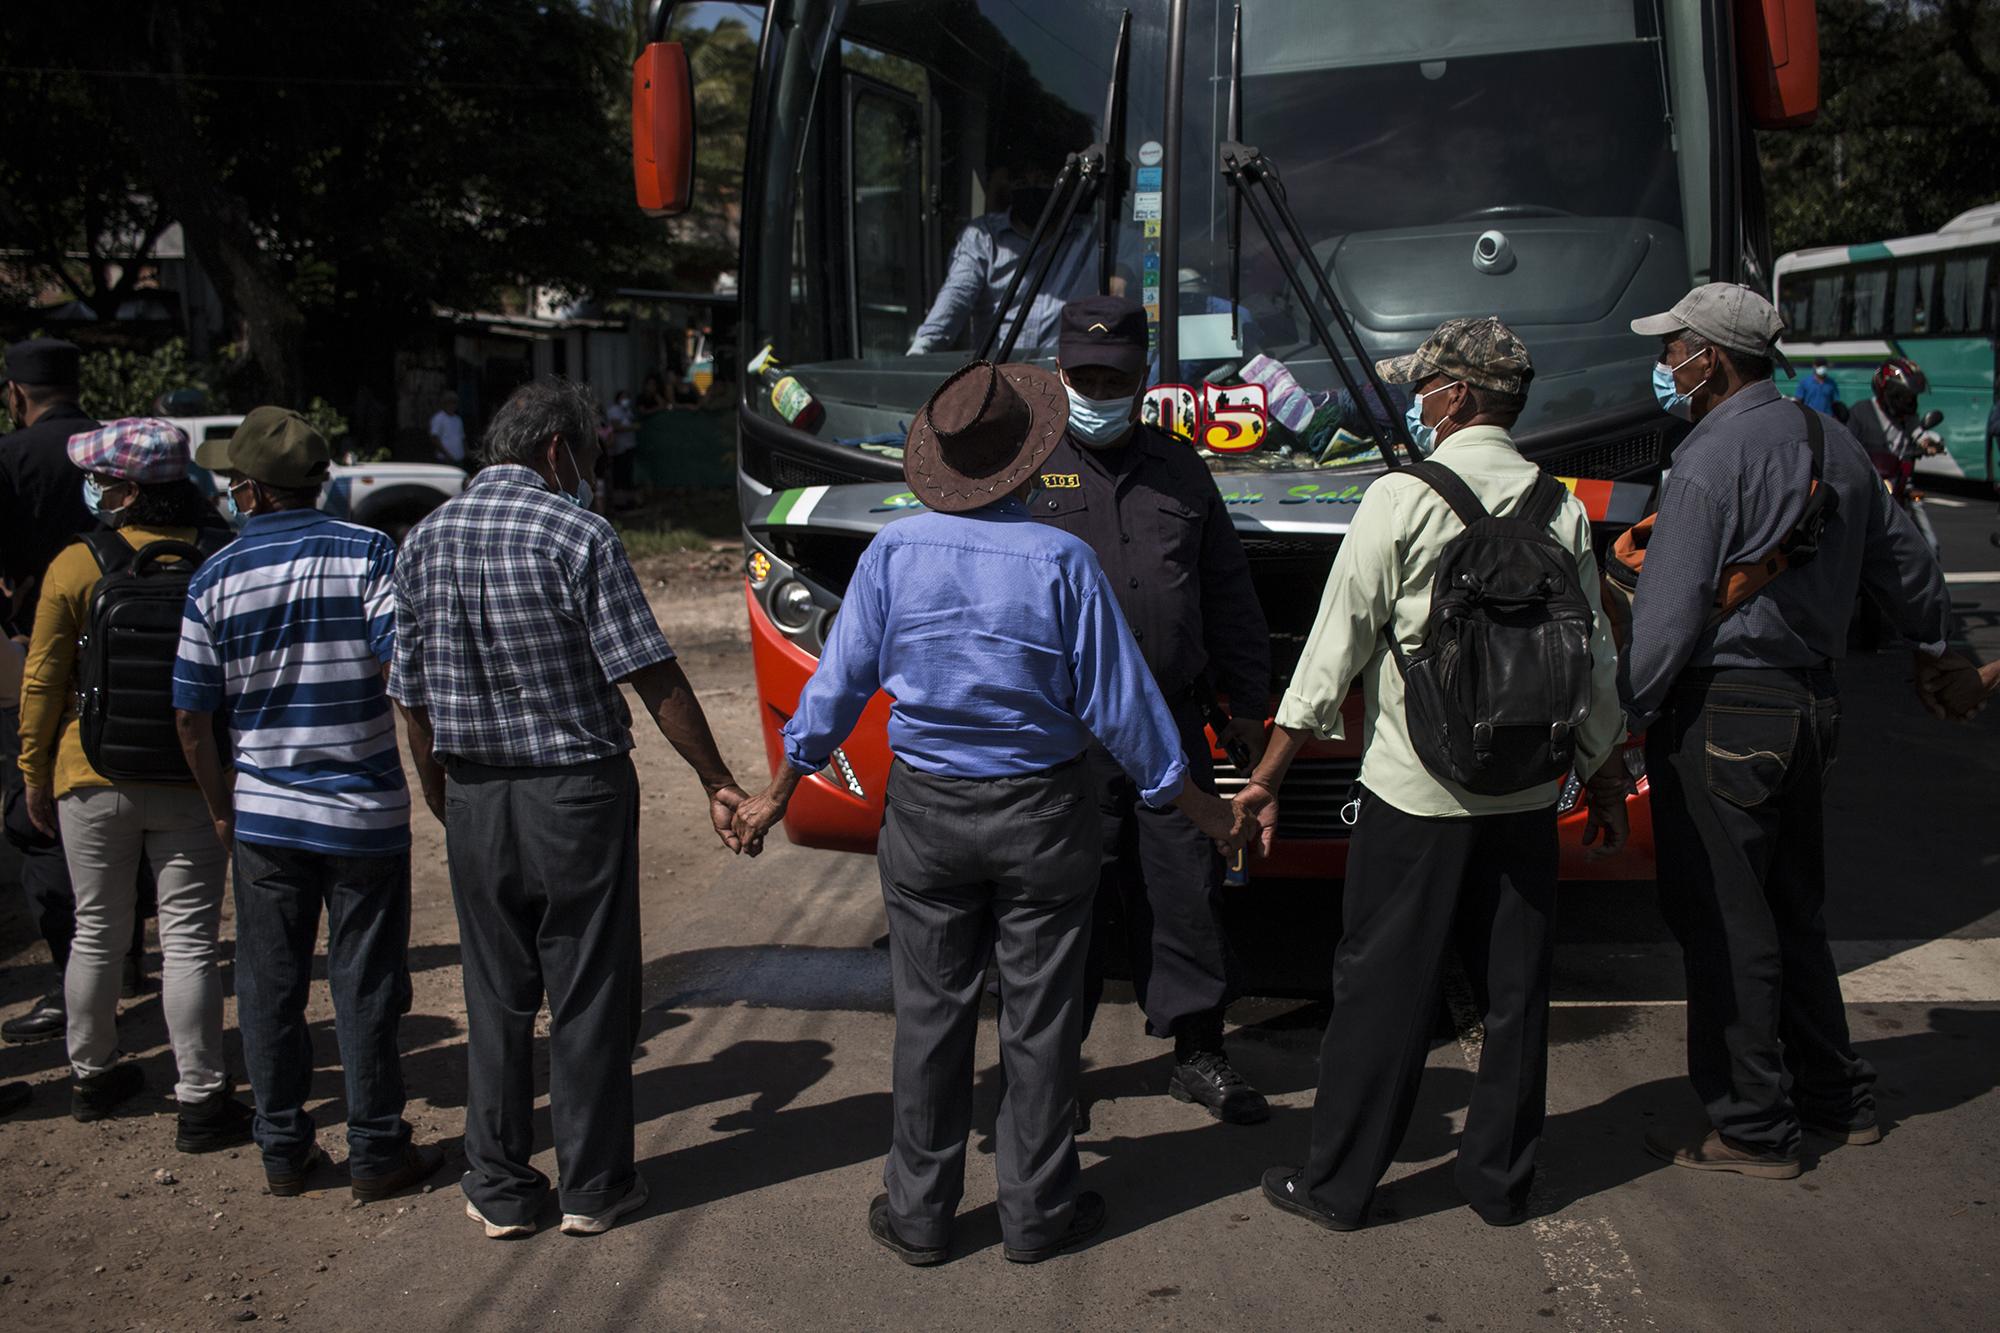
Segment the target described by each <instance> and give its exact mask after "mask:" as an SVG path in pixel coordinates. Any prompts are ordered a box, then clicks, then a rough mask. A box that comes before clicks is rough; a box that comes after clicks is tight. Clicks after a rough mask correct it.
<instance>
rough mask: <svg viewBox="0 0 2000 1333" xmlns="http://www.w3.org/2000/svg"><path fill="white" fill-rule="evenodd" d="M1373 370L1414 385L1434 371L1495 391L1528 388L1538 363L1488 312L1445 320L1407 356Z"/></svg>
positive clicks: (1385, 378) (1399, 357)
mask: <svg viewBox="0 0 2000 1333" xmlns="http://www.w3.org/2000/svg"><path fill="white" fill-rule="evenodd" d="M1375 373H1376V374H1378V375H1380V376H1381V377H1382V378H1383V379H1384V380H1386V381H1388V382H1389V383H1391V384H1416V383H1418V382H1419V381H1421V380H1425V379H1428V378H1430V377H1431V376H1432V375H1446V376H1449V377H1450V378H1452V379H1454V380H1457V381H1458V382H1459V383H1461V384H1470V385H1472V386H1473V387H1474V388H1479V389H1491V390H1493V391H1494V392H1495V393H1526V392H1527V391H1528V381H1529V380H1532V379H1533V378H1534V377H1535V366H1534V363H1533V362H1531V361H1530V360H1528V348H1527V345H1526V344H1525V343H1523V342H1522V341H1521V340H1520V339H1519V338H1517V337H1515V336H1514V330H1512V329H1510V328H1508V327H1507V326H1506V325H1505V324H1502V323H1501V322H1500V321H1499V320H1498V319H1497V318H1495V317H1494V316H1492V315H1487V316H1486V317H1485V318H1483V319H1469V318H1468V319H1448V320H1446V321H1445V322H1444V323H1442V324H1440V325H1438V326H1437V328H1436V330H1434V331H1433V332H1432V334H1431V336H1430V337H1428V338H1426V339H1424V345H1423V346H1422V347H1419V348H1418V349H1417V350H1416V351H1414V352H1412V353H1410V354H1409V355H1408V356H1397V357H1391V358H1390V359H1389V360H1387V361H1377V362H1376V363H1375Z"/></svg>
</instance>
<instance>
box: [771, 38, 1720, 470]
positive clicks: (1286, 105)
mask: <svg viewBox="0 0 2000 1333" xmlns="http://www.w3.org/2000/svg"><path fill="white" fill-rule="evenodd" d="M1128 3H1129V6H1130V8H1131V11H1132V30H1131V47H1130V66H1129V77H1128V79H1127V83H1126V88H1125V95H1126V126H1125V135H1124V141H1123V142H1122V143H1121V144H1118V145H1115V146H1114V147H1115V148H1116V149H1117V151H1118V152H1119V153H1121V154H1122V156H1123V157H1124V158H1125V159H1126V160H1127V162H1128V163H1129V164H1130V175H1129V179H1128V188H1127V189H1126V191H1125V192H1124V193H1123V194H1122V196H1120V197H1119V199H1118V211H1117V218H1116V224H1115V226H1114V228H1113V243H1112V253H1111V256H1110V274H1111V281H1110V285H1111V288H1112V290H1115V291H1119V292H1122V293H1123V294H1125V295H1128V296H1130V297H1131V298H1132V299H1134V300H1137V301H1140V302H1141V303H1143V304H1145V305H1146V306H1147V307H1148V311H1149V314H1151V315H1152V316H1153V317H1154V318H1155V319H1156V320H1157V317H1158V311H1157V307H1158V304H1159V294H1160V291H1161V289H1162V287H1163V285H1164V284H1166V283H1169V282H1171V283H1173V284H1174V286H1175V289H1176V291H1177V294H1178V301H1179V314H1180V324H1179V327H1178V331H1177V341H1178V344H1179V349H1178V350H1179V357H1178V360H1179V364H1178V365H1176V366H1172V367H1160V366H1159V365H1158V364H1157V362H1156V364H1155V366H1154V375H1153V378H1154V379H1155V380H1156V381H1160V382H1179V383H1187V384H1199V383H1201V382H1202V381H1204V380H1207V381H1210V382H1213V383H1216V384H1228V383H1234V382H1237V381H1238V379H1239V377H1241V376H1242V374H1243V370H1244V367H1245V365H1246V364H1247V363H1251V362H1252V361H1253V359H1255V358H1258V357H1264V358H1268V359H1269V361H1272V362H1277V363H1280V364H1281V365H1282V367H1283V368H1284V370H1285V371H1287V372H1289V375H1290V377H1291V378H1292V379H1293V380H1295V381H1296V383H1297V384H1298V385H1299V386H1300V387H1301V388H1302V389H1304V390H1305V391H1306V392H1307V393H1308V394H1310V395H1312V396H1314V397H1315V399H1319V400H1324V399H1327V398H1328V397H1329V396H1330V395H1332V394H1333V392H1334V391H1335V390H1337V389H1338V388H1339V385H1340V382H1341V381H1340V378H1339V376H1338V375H1337V373H1336V371H1335V368H1334V366H1333V365H1332V363H1331V362H1330V361H1329V359H1328V356H1327V352H1326V349H1324V348H1323V347H1320V346H1318V345H1317V344H1316V343H1315V342H1314V340H1313V335H1312V330H1311V326H1310V323H1309V321H1308V320H1307V319H1306V317H1305V315H1304V312H1303V310H1302V308H1301V307H1300V304H1299V300H1300V298H1299V297H1298V295H1297V284H1295V283H1294V282H1293V281H1292V277H1291V275H1288V274H1287V272H1286V271H1285V268H1284V264H1285V263H1286V262H1287V261H1286V260H1285V259H1282V258H1280V257H1279V256H1278V255H1275V254H1274V253H1273V252H1272V250H1271V249H1270V247H1269V246H1268V245H1266V244H1265V241H1264V238H1263V236H1262V235H1261V234H1260V233H1258V231H1257V230H1256V228H1255V227H1254V226H1251V225H1250V219H1249V218H1248V217H1245V218H1244V221H1243V227H1244V229H1243V231H1242V233H1241V235H1240V238H1239V244H1238V246H1237V247H1236V252H1237V258H1236V259H1235V261H1234V262H1232V248H1231V245H1230V237H1231V217H1232V212H1233V210H1232V208H1231V206H1230V192H1231V188H1232V187H1231V185H1230V183H1229V181H1228V180H1227V179H1226V178H1224V177H1223V176H1222V175H1221V173H1220V171H1219V167H1218V151H1219V148H1220V145H1221V142H1222V141H1223V140H1225V139H1228V138H1231V137H1234V136H1232V135H1230V134H1229V132H1228V130H1229V127H1228V126H1227V125H1226V124H1225V123H1224V122H1225V120H1226V110H1225V109H1226V107H1227V105H1228V101H1229V94H1230V75H1231V22H1232V16H1233V10H1234V8H1235V7H1234V6H1233V5H1231V4H1225V3H1218V0H1193V3H1192V4H1191V6H1190V13H1189V24H1188V29H1187V46H1186V52H1185V59H1184V65H1183V68H1184V71H1185V73H1184V80H1185V82H1184V96H1183V99H1182V106H1183V116H1184V123H1183V128H1182V134H1181V143H1180V150H1181V151H1180V159H1179V163H1178V170H1177V171H1175V173H1174V178H1173V179H1171V180H1168V179H1165V175H1164V173H1165V172H1166V171H1167V170H1168V169H1171V168H1172V167H1173V166H1174V165H1175V164H1174V163H1173V161H1172V155H1171V154H1168V153H1165V152H1164V151H1163V147H1162V141H1163V139H1164V137H1165V126H1164V123H1163V121H1164V110H1163V99H1164V92H1165V86H1166V64H1167V32H1166V25H1167V9H1168V6H1167V5H1165V4H1163V3H1146V2H1145V0H947V2H945V3H938V2H936V0H848V3H836V4H825V3H817V4H815V3H804V2H803V0H791V2H790V3H788V2H787V0H774V3H773V4H772V5H771V6H770V19H769V21H770V22H771V23H773V24H775V25H776V26H777V32H776V33H775V34H774V36H776V37H777V38H778V40H776V41H774V42H771V43H768V44H767V61H768V63H767V66H766V68H765V70H764V78H765V80H766V83H765V92H764V99H765V100H764V106H763V110H764V116H765V119H764V126H765V133H764V135H763V139H764V142H763V143H762V144H761V145H760V146H759V148H760V149H761V156H760V162H761V164H762V165H761V167H760V168H759V169H758V172H757V173H755V180H756V183H757V187H758V195H759V196H760V197H757V198H752V199H748V200H746V209H748V210H751V211H753V212H754V214H755V218H754V221H753V224H752V228H751V235H752V237H753V238H754V245H753V246H751V247H746V256H745V272H744V289H745V311H746V318H747V320H748V327H747V330H746V331H747V334H748V336H749V337H750V339H751V340H752V341H751V345H750V348H749V350H750V351H751V352H753V353H754V352H756V351H758V350H760V348H762V347H767V346H768V347H769V348H770V353H769V356H768V358H767V360H766V361H765V362H764V363H762V365H763V367H764V370H763V376H764V377H763V378H762V379H757V378H754V377H753V378H752V380H751V381H750V382H749V383H748V385H747V388H748V398H749V403H750V407H751V410H752V411H753V412H756V413H758V414H760V415H762V416H765V417H767V418H772V419H781V420H783V421H785V422H786V423H787V424H790V425H792V426H794V427H795V428H802V429H811V430H812V431H813V432H814V433H815V434H816V435H817V436H818V438H820V439H821V440H823V441H827V442H833V443H840V444H846V445H851V446H854V447H856V448H860V449H866V450H870V451H874V452H877V453H881V454H885V455H888V456H894V454H895V452H896V450H897V448H898V446H899V445H900V442H901V436H902V434H903V432H904V431H905V430H907V427H908V424H909V419H910V416H911V414H912V413H913V412H914V411H915V409H916V408H917V407H918V406H919V405H921V403H922V402H923V400H924V398H925V397H926V396H927V394H928V393H929V392H930V390H931V389H932V388H934V387H935V386H936V384H937V383H938V381H939V380H940V379H941V378H942V376H943V375H944V374H945V373H947V372H948V371H949V370H950V369H952V368H953V367H955V366H957V365H959V364H960V363H962V362H963V361H964V360H965V359H966V357H968V356H969V355H972V354H973V352H974V351H975V350H976V349H977V348H978V347H979V346H980V345H981V342H982V339H984V338H985V337H986V336H987V333H988V331H989V329H991V328H992V326H993V324H994V322H995V320H996V317H997V316H998V314H999V311H998V303H999V300H1000V296H1001V293H1002V290H1003V289H1004V287H1005V285H1006V281H1007V279H1008V277H1009V276H1010V275H1011V273H1012V271H1013V269H1014V268H1015V267H1018V266H1019V263H1020V259H1021V256H1022V254H1023V252H1024V251H1025V249H1026V248H1027V233H1028V232H1029V231H1030V230H1031V229H1032V227H1033V223H1034V219H1035V217H1036V216H1037V214H1038V213H1039V209H1040V204H1041V202H1042V201H1043V200H1044V199H1045V198H1046V197H1047V190H1048V188H1049V186H1050V185H1051V184H1052V182H1053V181H1054V179H1055V177H1056V174H1057V172H1058V171H1059V170H1060V168H1061V166H1062V163H1063V160H1064V158H1065V156H1066V155H1067V154H1069V153H1071V152H1074V151H1076V150H1079V149H1082V148H1084V147H1085V146H1087V145H1089V144H1091V143H1092V142H1095V141H1097V140H1098V139H1099V138H1100V137H1101V135H1102V133H1103V126H1102V123H1101V122H1102V120H1103V116H1104V107H1105V102H1106V91H1107V84H1108V81H1109V79H1110V74H1111V69H1112V63H1113V54H1114V50H1115V46H1116V39H1117V32H1118V23H1119V19H1120V16H1121V14H1122V13H1123V12H1124V10H1125V9H1126V8H1127V5H1128ZM1713 8H1714V6H1713V5H1712V3H1709V2H1707V0H1548V2H1547V3H1545V4H1539V5H1537V6H1534V7H1533V9H1532V12H1530V11H1529V10H1528V9H1525V8H1524V7H1521V6H1477V5H1466V4H1463V3H1455V2H1453V0H1347V2H1346V3H1342V4H1340V5H1322V4H1309V3H1303V2H1301V0H1292V2H1291V3H1284V2H1281V0H1246V2H1245V3H1244V4H1243V6H1242V32H1243V46H1242V81H1241V84H1240V90H1239V91H1240V99H1241V106H1242V117H1243V122H1242V134H1241V138H1242V139H1243V141H1245V142H1247V143H1251V144H1255V145H1257V146H1258V147H1259V148H1260V149H1261V150H1262V151H1263V153H1264V154H1265V156H1266V157H1267V158H1268V159H1269V160H1270V161H1272V162H1274V163H1275V164H1276V166H1277V167H1278V169H1279V171H1280V173H1281V179H1282V181H1283V189H1284V196H1285V199H1286V200H1287V202H1288V203H1289V205H1290V207H1291V209H1292V211H1293V212H1294V213H1295V215H1296V216H1297V218H1298V220H1299V222H1300V225H1301V227H1302V228H1303V230H1304V231H1305V233H1306V235H1307V238H1308V240H1309V241H1310V242H1311V246H1312V255H1311V259H1310V262H1312V263H1315V264H1317V265H1319V266H1321V267H1322V268H1323V270H1324V271H1325V273H1326V274H1327V275H1328V276H1329V277H1330V278H1331V280H1332V282H1333V284H1334V288H1335V290H1336V292H1337V293H1338V294H1339V296H1340V298H1341V300H1342V302H1343V304H1344V305H1345V306H1346V308H1347V310H1348V313H1349V314H1350V316H1351V317H1352V318H1353V320H1354V323H1355V324H1356V325H1357V327H1358V329H1359V331H1360V334H1361V337H1362V340H1363V341H1364V343H1365V344H1366V345H1367V347H1368V349H1369V352H1370V354H1371V355H1372V356H1390V355H1395V354H1397V353H1399V352H1403V351H1407V350H1409V349H1411V348H1413V347H1415V346H1416V345H1417V344H1418V343H1419V342H1421V341H1422V339H1423V338H1424V336H1425V335H1426V334H1428V333H1429V331H1430V330H1431V329H1432V328H1433V327H1435V326H1436V325H1437V324H1438V323H1439V322H1440V321H1442V320H1444V319H1447V318H1451V317H1453V316H1456V315H1488V314H1492V315H1498V316H1499V317H1500V318H1501V319H1503V320H1506V321H1507V322H1508V323H1509V324H1511V325H1513V326H1514V327H1515V328H1516V329H1517V331H1519V332H1520V333H1521V334H1522V336H1523V338H1524V339H1525V340H1526V341H1527V342H1528V345H1529V347H1530V350H1531V351H1532V353H1533V355H1534V357H1535V361H1536V366H1537V379H1536V383H1535V387H1534V390H1533V392H1532V394H1531V398H1530V406H1529V410H1528V413H1527V415H1526V416H1525V417H1524V418H1523V420H1522V422H1521V424H1520V427H1519V430H1520V432H1521V433H1522V434H1523V435H1531V434H1532V433H1533V432H1534V431H1535V430H1536V429H1538V428H1539V427H1542V426H1551V425H1555V424H1559V423H1560V422H1562V421H1564V420H1568V419H1571V418H1574V417H1578V416H1585V415H1592V414H1600V413H1607V412H1617V411H1630V412H1633V413H1639V412H1643V411H1651V410H1653V408H1652V399H1651V394H1650V390H1649V388H1648V364H1647V363H1648V362H1649V361H1650V359H1651V357H1652V354H1653V352H1654V351H1655V350H1656V349H1655V348H1654V346H1653V344H1652V342H1651V340H1647V339H1641V338H1636V337H1634V336H1633V335H1632V334H1631V333H1630V332H1629V330H1628V329H1627V327H1626V325H1627V321H1629V320H1630V319H1631V318H1632V317H1633V316H1634V315H1637V314H1645V313H1650V312H1652V311H1656V310H1660V309H1664V308H1666V306H1668V305H1670V304H1671V303H1672V302H1673V301H1674V300H1675V299H1677V298H1678V297H1679V296H1680V295H1681V294H1682V293H1683V292H1685V291H1686V290H1687V288H1688V287H1689V285H1691V283H1694V282H1700V281H1705V280H1707V278H1708V276H1709V274H1710V272H1711V271H1714V270H1715V268H1716V261H1715V256H1714V255H1713V253H1712V247H1713V242H1714V239H1715V238H1713V237H1712V236H1711V235H1710V231H1711V222H1710V218H1711V209H1712V199H1711V196H1712V192H1713V182H1712V177H1713V176H1714V173H1715V171H1716V167H1715V165H1714V163H1713V157H1714V153H1713V144H1714V143H1715V142H1716V139H1717V133H1716V127H1715V126H1714V125H1712V123H1711V120H1712V108H1711V106H1710V102H1709V94H1708V85H1707V83H1706V81H1705V79H1706V76H1705V73H1704V51H1705V49H1706V48H1705V38H1704V31H1705V28H1706V27H1707V26H1708V25H1709V24H1712V23H1713V22H1715V21H1716V15H1715V14H1714V13H1713V12H1710V11H1712V10H1713ZM753 151H759V149H753ZM1163 159H1164V160H1163ZM1167 189H1177V190H1178V191H1179V205H1180V235H1179V237H1178V240H1179V260H1178V265H1177V271H1176V272H1175V273H1173V274H1166V273H1164V272H1162V240H1163V238H1162V236H1161V228H1162V225H1163V218H1162V212H1163V210H1162V208H1161V198H1162V192H1163V191H1164V190H1167ZM1482 238H1483V239H1482ZM1049 248H1052V249H1053V250H1054V257H1053V259H1052V261H1051V263H1050V265H1049V270H1048V278H1047V282H1046V285H1045V287H1044V290H1043V292H1042V294H1041V296H1040V298H1039V299H1038V300H1037V301H1036V302H1035V303H1034V304H1033V305H1031V306H1029V307H1028V308H1027V309H1026V312H1025V317H1024V318H1022V319H1021V320H1020V327H1021V333H1020V335H1019V341H1018V344H1017V347H1016V351H1015V356H1016V358H1017V359H1034V360H1040V361H1042V362H1044V363H1045V364H1046V363H1051V362H1052V360H1053V355H1054V346H1053V343H1054V330H1055V320H1054V310H1055V309H1056V308H1057V307H1058V306H1059V305H1060V304H1061V302H1062V300H1064V299H1066V298H1068V297H1071V296H1076V295H1082V294H1085V293H1087V292H1093V291H1096V290H1098V289H1099V282H1100V254H1099V238H1098V222H1097V221H1096V219H1095V218H1094V217H1079V218H1078V219H1077V220H1076V221H1075V222H1074V223H1073V224H1072V226H1071V228H1070V229H1069V231H1068V232H1067V233H1066V234H1063V235H1059V236H1053V237H1051V238H1050V241H1049ZM1307 285H1308V287H1310V284H1307ZM1232 297H1233V299H1232ZM1021 304H1022V303H1021V301H1020V298H1018V297H1017V300H1016V306H1017V307H1018V306H1020V305H1021ZM780 372H782V373H783V374H784V375H787V376H790V377H792V379H793V381H794V383H793V384H792V385H791V386H790V388H791V389H792V390H793V392H790V393H789V394H787V393H773V392H772V391H771V390H772V388H773V385H774V381H775V377H776V376H777V375H778V374H779V373H780ZM800 386H802V387H803V389H804V391H805V392H806V393H807V394H809V396H810V398H811V400H812V402H813V403H814V405H815V406H814V408H813V410H812V411H811V412H810V414H809V415H808V414H802V413H800V412H799V411H798V410H797V407H798V404H799V403H800V402H801V401H802V400H801V399H800V398H799V396H798V394H797V392H796V390H797V389H798V388H799V387H800ZM1303 444H1304V442H1303V441H1300V440H1297V439H1293V438H1291V437H1290V436H1289V435H1288V434H1287V433H1286V432H1285V431H1283V430H1282V429H1279V428H1275V427H1274V430H1273V434H1272V437H1271V442H1270V446H1269V447H1267V448H1266V449H1264V450H1261V451H1259V452H1258V453H1257V454H1254V455H1250V456H1248V459H1247V461H1245V459H1244V458H1243V457H1242V456H1234V457H1232V460H1231V461H1230V462H1229V464H1228V466H1229V467H1230V468H1232V469H1239V468H1242V467H1245V466H1249V467H1257V466H1297V465H1299V463H1300V462H1301V461H1302V460H1301V457H1300V455H1299V453H1298V450H1299V449H1300V448H1301V447H1302V445H1303ZM1303 461H1304V462H1305V465H1307V466H1310V465H1311V464H1312V462H1314V461H1325V460H1324V459H1323V458H1319V457H1318V456H1317V455H1316V454H1315V456H1314V458H1311V459H1305V460H1303Z"/></svg>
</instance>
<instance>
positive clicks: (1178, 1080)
mask: <svg viewBox="0 0 2000 1333" xmlns="http://www.w3.org/2000/svg"><path fill="white" fill-rule="evenodd" d="M1167 1092H1168V1094H1169V1095H1171V1096H1172V1097H1173V1099H1174V1100H1175V1101H1180V1102H1193V1103H1194V1104H1195V1105H1197V1106H1200V1107H1203V1108H1205V1109H1206V1110H1207V1111H1208V1113H1209V1114H1210V1115H1212V1116H1214V1117H1215V1118H1216V1119H1217V1120H1221V1121H1224V1122H1226V1123H1228V1124H1231V1125H1255V1124H1258V1123H1259V1122H1261V1121H1265V1120H1269V1119H1270V1118H1271V1104H1270V1103H1269V1102H1267V1101H1265V1100H1264V1094H1263V1093H1261V1092H1259V1091H1257V1089H1255V1088H1253V1087H1251V1086H1250V1084H1249V1083H1248V1081H1246V1080H1245V1079H1244V1077H1243V1075H1241V1074H1239V1073H1237V1072H1236V1068H1235V1066H1233V1065H1231V1064H1230V1063H1229V1057H1228V1056H1226V1055H1224V1054H1223V1053H1222V1052H1221V1051H1219V1050H1215V1051H1197V1052H1195V1053H1194V1054H1192V1055H1190V1056H1189V1057H1188V1058H1187V1059H1185V1060H1183V1061H1181V1062H1180V1063H1179V1064H1176V1065H1175V1066H1174V1075H1173V1077H1172V1078H1171V1079H1169V1080H1168V1081H1167Z"/></svg>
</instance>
